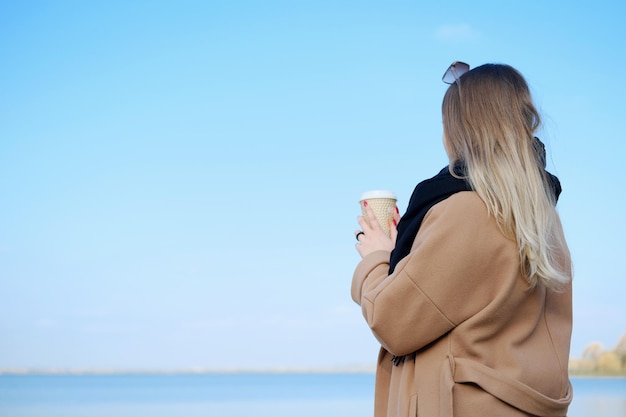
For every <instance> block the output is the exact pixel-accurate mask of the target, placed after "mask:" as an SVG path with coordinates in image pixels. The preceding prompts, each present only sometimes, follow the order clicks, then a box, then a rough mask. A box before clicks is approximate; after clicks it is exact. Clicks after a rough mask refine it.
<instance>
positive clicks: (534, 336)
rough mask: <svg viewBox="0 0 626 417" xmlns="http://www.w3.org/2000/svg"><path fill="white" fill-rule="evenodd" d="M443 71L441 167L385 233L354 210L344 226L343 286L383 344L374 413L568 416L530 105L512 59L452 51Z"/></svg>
mask: <svg viewBox="0 0 626 417" xmlns="http://www.w3.org/2000/svg"><path fill="white" fill-rule="evenodd" d="M444 81H446V82H448V83H450V87H449V88H448V90H447V92H446V94H445V96H444V99H443V106H442V112H443V142H444V147H445V150H446V153H447V154H448V157H449V160H450V165H449V167H448V168H446V169H444V170H442V171H441V172H440V173H439V174H438V175H436V176H435V177H433V178H431V179H429V180H426V181H424V182H422V183H420V184H419V185H418V186H417V187H416V189H415V191H414V193H413V195H412V197H411V200H410V202H409V206H408V209H407V212H406V214H404V216H403V217H402V218H401V219H399V223H397V229H396V228H395V227H394V225H391V237H388V236H387V235H386V234H385V233H384V232H383V231H382V230H381V228H380V227H379V226H378V224H376V222H373V224H372V225H371V226H370V225H369V224H368V223H366V222H365V221H364V220H363V218H362V217H360V218H359V221H358V222H359V225H360V226H361V229H362V230H357V231H356V232H355V235H356V236H357V240H358V241H359V242H358V243H357V250H358V251H359V253H360V255H361V256H362V258H363V259H362V260H361V262H360V263H359V264H358V266H357V268H356V270H355V272H354V277H353V280H352V298H353V299H354V301H356V302H357V303H358V304H359V305H360V306H361V308H362V310H363V315H364V317H365V319H366V321H367V323H368V325H369V326H370V328H371V329H372V332H373V333H374V335H375V336H376V338H377V339H378V341H379V342H380V343H381V345H382V348H381V351H380V355H379V359H378V367H377V375H376V398H375V413H374V414H375V416H376V417H382V416H403V417H404V416H428V417H432V416H449V417H451V416H480V417H486V416H529V415H530V416H565V415H566V414H567V408H568V406H569V404H570V402H571V399H572V387H571V385H570V382H569V378H568V372H567V366H568V358H569V345H570V337H571V328H572V304H571V260H570V255H569V251H568V248H567V244H566V242H565V238H564V235H563V231H562V227H561V224H560V221H559V218H558V215H557V212H556V209H555V205H556V200H557V198H558V195H559V193H560V191H561V188H560V184H559V182H558V179H556V177H554V176H552V175H550V174H549V173H547V172H546V171H545V155H544V154H543V145H542V144H541V142H539V140H538V139H536V138H535V136H534V135H535V131H536V130H537V128H538V126H539V123H540V118H539V114H538V112H537V110H536V109H535V107H534V105H533V103H532V99H531V96H530V92H529V89H528V86H527V84H526V82H525V80H524V78H523V77H522V75H521V74H520V73H519V72H517V71H516V70H515V69H513V68H512V67H510V66H507V65H495V64H487V65H483V66H480V67H478V68H475V69H473V70H471V71H469V66H468V65H467V64H463V63H459V62H455V63H454V64H452V66H451V67H450V68H449V69H448V71H446V73H445V75H444ZM366 210H369V209H368V208H366ZM366 213H367V214H368V217H369V218H373V212H371V210H370V211H368V212H366ZM397 220H398V219H397V218H396V219H395V220H394V223H396V222H397ZM361 232H362V233H361Z"/></svg>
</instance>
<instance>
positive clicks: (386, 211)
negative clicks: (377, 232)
mask: <svg viewBox="0 0 626 417" xmlns="http://www.w3.org/2000/svg"><path fill="white" fill-rule="evenodd" d="M365 201H367V205H368V206H369V207H370V208H371V209H372V211H373V212H374V215H375V216H376V220H378V224H379V225H380V227H381V229H383V231H384V232H385V233H387V236H389V223H390V222H391V221H392V220H393V213H394V212H395V211H396V202H397V201H398V199H397V197H396V195H395V194H394V193H393V191H387V190H373V191H366V192H364V193H363V194H362V195H361V199H360V200H359V205H360V206H361V214H362V215H363V218H364V219H365V221H366V222H367V223H368V224H370V225H371V223H370V220H369V219H368V217H367V215H366V214H365V206H364V205H363V203H364V202H365Z"/></svg>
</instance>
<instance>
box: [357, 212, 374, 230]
mask: <svg viewBox="0 0 626 417" xmlns="http://www.w3.org/2000/svg"><path fill="white" fill-rule="evenodd" d="M357 222H358V223H359V226H361V230H363V232H364V233H369V232H371V231H372V227H371V226H370V224H369V223H368V222H367V220H365V218H364V217H363V216H359V217H357Z"/></svg>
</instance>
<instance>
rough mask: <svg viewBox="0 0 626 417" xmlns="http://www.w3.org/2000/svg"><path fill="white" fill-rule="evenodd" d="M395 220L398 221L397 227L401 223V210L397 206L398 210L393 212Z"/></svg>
mask: <svg viewBox="0 0 626 417" xmlns="http://www.w3.org/2000/svg"><path fill="white" fill-rule="evenodd" d="M393 219H394V220H395V221H396V225H397V224H398V223H399V222H400V210H398V206H396V210H395V211H394V212H393Z"/></svg>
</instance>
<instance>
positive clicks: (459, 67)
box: [441, 61, 470, 84]
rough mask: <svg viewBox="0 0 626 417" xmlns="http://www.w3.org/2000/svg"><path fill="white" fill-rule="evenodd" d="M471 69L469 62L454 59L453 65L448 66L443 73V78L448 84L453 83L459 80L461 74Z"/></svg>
mask: <svg viewBox="0 0 626 417" xmlns="http://www.w3.org/2000/svg"><path fill="white" fill-rule="evenodd" d="M469 70H470V66H469V64H466V63H465V62H461V61H454V62H453V63H452V65H450V66H449V67H448V69H447V70H446V72H445V73H444V74H443V77H442V78H441V79H442V80H443V82H444V83H446V84H453V83H455V82H457V83H458V82H459V80H460V79H461V76H462V75H463V74H465V73H466V72H468V71H469Z"/></svg>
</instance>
